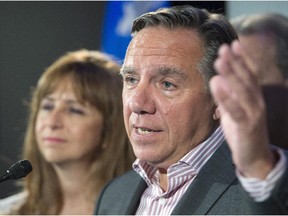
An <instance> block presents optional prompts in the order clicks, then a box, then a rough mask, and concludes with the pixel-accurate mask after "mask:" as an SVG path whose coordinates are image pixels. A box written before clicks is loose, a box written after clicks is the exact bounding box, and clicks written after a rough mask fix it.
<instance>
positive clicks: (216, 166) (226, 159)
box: [172, 142, 236, 215]
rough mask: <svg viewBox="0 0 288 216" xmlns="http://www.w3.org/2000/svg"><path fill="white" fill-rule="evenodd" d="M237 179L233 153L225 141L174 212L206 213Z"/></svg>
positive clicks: (187, 213)
mask: <svg viewBox="0 0 288 216" xmlns="http://www.w3.org/2000/svg"><path fill="white" fill-rule="evenodd" d="M235 180H236V175H235V167H234V165H233V163H232V159H231V153H230V150H229V148H228V146H227V144H226V142H224V143H223V144H222V145H221V146H220V147H219V148H218V149H217V150H216V152H215V153H214V154H213V155H212V157H211V158H210V160H209V161H208V162H207V163H206V164H205V165H204V167H203V168H202V169H201V171H200V172H199V174H198V175H197V176H196V178H195V179H194V180H193V182H192V184H191V185H190V186H189V187H188V189H187V191H186V192H185V194H184V195H183V197H182V198H181V200H180V202H179V203H178V204H177V206H176V207H175V209H174V210H173V212H172V214H186V215H189V214H196V215H204V214H206V213H207V211H208V210H209V209H210V207H211V206H212V205H213V203H215V201H216V200H217V199H218V198H219V196H221V194H222V193H224V191H225V190H226V188H227V187H229V185H231V184H232V183H233V182H234V181H235Z"/></svg>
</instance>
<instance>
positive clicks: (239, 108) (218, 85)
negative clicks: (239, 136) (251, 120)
mask: <svg viewBox="0 0 288 216" xmlns="http://www.w3.org/2000/svg"><path fill="white" fill-rule="evenodd" d="M210 89H211V93H212V95H213V98H214V100H215V102H216V104H217V105H218V107H219V110H220V116H221V117H222V116H224V115H229V116H230V117H231V118H232V119H233V120H234V121H238V122H243V121H246V119H247V113H246V112H245V109H244V108H243V103H239V101H235V99H234V97H233V92H232V90H231V86H230V85H229V83H228V82H227V80H226V79H225V78H223V76H219V75H218V76H214V77H213V78H212V79H211V80H210Z"/></svg>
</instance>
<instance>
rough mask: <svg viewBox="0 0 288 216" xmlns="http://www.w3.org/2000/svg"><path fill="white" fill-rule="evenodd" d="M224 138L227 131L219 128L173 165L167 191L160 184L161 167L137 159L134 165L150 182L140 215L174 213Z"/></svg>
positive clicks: (143, 196)
mask: <svg viewBox="0 0 288 216" xmlns="http://www.w3.org/2000/svg"><path fill="white" fill-rule="evenodd" d="M223 141H224V135H223V132H222V130H221V128H218V129H217V130H215V132H214V133H213V134H212V135H211V136H210V137H209V138H208V139H207V140H205V141H204V142H203V143H201V144H200V145H198V146H197V147H195V148H194V149H192V151H190V152H189V153H188V154H186V155H185V156H184V157H183V158H182V159H180V160H179V162H177V163H176V164H173V165H171V166H170V167H169V168H168V170H167V178H168V188H167V191H165V192H164V191H163V190H162V189H161V187H160V185H159V172H158V169H157V168H156V167H153V166H151V165H149V164H148V163H146V162H143V161H140V160H138V159H137V160H136V161H135V162H134V164H133V168H134V170H135V171H136V172H137V173H138V174H139V175H140V176H141V177H142V178H143V179H144V180H145V181H146V183H147V185H148V188H147V189H146V190H145V191H144V193H143V195H142V197H141V201H140V205H139V207H138V210H137V212H136V214H137V215H170V214H171V213H172V211H173V209H174V208H175V206H176V205H177V203H178V201H179V200H180V199H181V197H182V195H183V194H184V193H185V191H186V190H187V188H188V186H189V185H190V184H191V182H192V181H193V179H194V178H195V177H196V175H197V173H198V172H199V171H200V169H201V168H202V167H203V166H204V164H205V163H206V162H207V160H208V159H209V158H210V157H211V156H212V154H213V153H214V152H215V151H216V149H217V148H218V147H219V146H220V145H221V143H222V142H223Z"/></svg>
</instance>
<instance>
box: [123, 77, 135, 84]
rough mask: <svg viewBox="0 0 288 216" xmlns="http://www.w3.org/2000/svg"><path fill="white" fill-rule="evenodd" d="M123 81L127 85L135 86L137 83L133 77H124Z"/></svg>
mask: <svg viewBox="0 0 288 216" xmlns="http://www.w3.org/2000/svg"><path fill="white" fill-rule="evenodd" d="M124 81H125V82H126V83H128V84H135V83H136V82H137V80H136V79H135V78H133V77H125V78H124Z"/></svg>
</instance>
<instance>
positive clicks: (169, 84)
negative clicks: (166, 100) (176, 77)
mask: <svg viewBox="0 0 288 216" xmlns="http://www.w3.org/2000/svg"><path fill="white" fill-rule="evenodd" d="M162 86H163V88H165V89H168V90H173V89H174V88H175V85H174V84H172V83H171V82H168V81H164V82H163V83H162Z"/></svg>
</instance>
